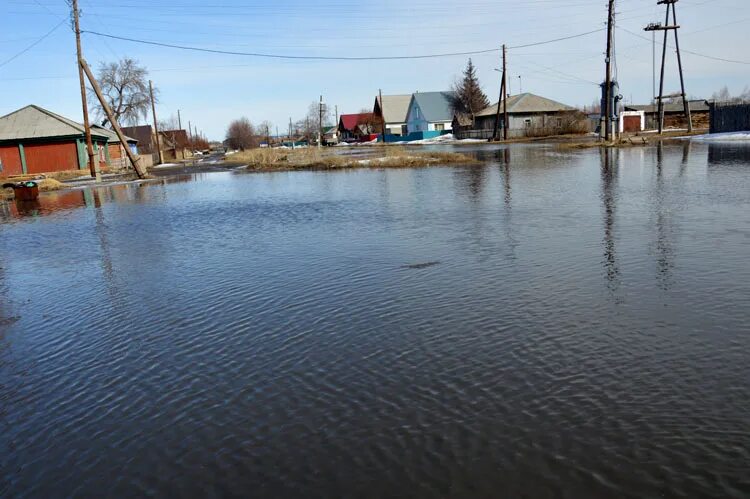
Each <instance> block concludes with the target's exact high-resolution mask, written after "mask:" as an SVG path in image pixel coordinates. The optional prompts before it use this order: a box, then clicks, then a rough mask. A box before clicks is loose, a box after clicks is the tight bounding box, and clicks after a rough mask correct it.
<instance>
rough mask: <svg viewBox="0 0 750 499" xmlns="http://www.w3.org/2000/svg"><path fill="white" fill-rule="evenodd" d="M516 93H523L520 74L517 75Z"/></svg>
mask: <svg viewBox="0 0 750 499" xmlns="http://www.w3.org/2000/svg"><path fill="white" fill-rule="evenodd" d="M518 93H519V94H522V93H523V82H522V81H521V75H518Z"/></svg>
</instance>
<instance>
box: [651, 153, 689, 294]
mask: <svg viewBox="0 0 750 499" xmlns="http://www.w3.org/2000/svg"><path fill="white" fill-rule="evenodd" d="M688 152H689V150H688ZM684 158H685V150H684V149H683V161H682V162H681V166H680V168H681V169H682V168H683V167H684V162H685V159H684ZM668 195H669V194H668V192H667V190H666V188H665V181H664V146H663V144H662V143H661V142H659V144H658V146H657V158H656V181H655V183H654V192H653V194H652V196H651V198H652V199H653V202H654V207H653V212H654V215H655V217H656V220H655V223H656V244H655V245H656V279H657V282H658V285H659V287H660V288H661V289H663V290H668V289H669V288H670V287H671V285H672V282H673V281H672V270H673V267H674V258H675V255H674V247H673V243H672V237H673V230H672V215H671V210H670V204H669V200H668V199H667V197H668Z"/></svg>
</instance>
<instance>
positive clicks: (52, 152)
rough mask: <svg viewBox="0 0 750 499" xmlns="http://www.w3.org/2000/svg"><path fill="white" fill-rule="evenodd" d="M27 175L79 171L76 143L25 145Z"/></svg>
mask: <svg viewBox="0 0 750 499" xmlns="http://www.w3.org/2000/svg"><path fill="white" fill-rule="evenodd" d="M24 151H25V152H26V171H27V173H47V172H59V171H64V170H78V151H77V149H76V143H75V141H71V142H59V143H53V144H24Z"/></svg>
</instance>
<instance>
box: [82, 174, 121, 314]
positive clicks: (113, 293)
mask: <svg viewBox="0 0 750 499" xmlns="http://www.w3.org/2000/svg"><path fill="white" fill-rule="evenodd" d="M88 192H89V196H88V199H87V203H86V204H87V205H88V206H93V208H94V220H95V225H94V229H95V230H96V235H97V236H98V237H99V248H100V249H101V255H102V260H101V261H102V273H103V275H104V281H105V283H106V285H107V292H108V293H109V297H110V299H111V301H112V305H113V306H114V305H116V304H117V303H118V292H117V288H116V286H115V273H114V267H113V265H112V255H111V253H110V246H109V239H108V238H107V224H106V223H105V221H104V212H103V210H102V204H103V203H102V195H103V194H102V193H100V192H99V190H98V189H97V190H93V191H88Z"/></svg>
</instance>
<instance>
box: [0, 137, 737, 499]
mask: <svg viewBox="0 0 750 499" xmlns="http://www.w3.org/2000/svg"><path fill="white" fill-rule="evenodd" d="M479 154H482V155H484V156H485V157H488V158H489V159H490V162H489V164H487V165H485V166H471V167H468V166H455V167H439V168H428V169H412V170H408V169H404V170H400V169H393V170H352V171H341V172H334V173H325V172H296V173H275V174H255V175H247V174H244V175H243V174H236V173H231V172H228V173H214V174H205V175H201V176H199V177H197V178H192V179H186V178H176V179H169V180H165V181H162V182H159V183H154V184H145V185H140V186H138V185H127V186H117V187H110V188H102V189H99V190H95V191H69V192H62V193H52V194H45V195H43V196H42V197H41V200H40V202H39V204H38V205H34V206H17V205H15V204H0V259H1V260H0V496H2V497H14V496H19V495H28V496H32V497H57V496H69V495H79V496H88V497H103V496H121V497H128V496H136V495H144V494H157V495H160V496H171V497H176V496H184V497H195V496H206V495H212V496H220V495H237V496H245V497H290V496H307V497H375V496H380V497H390V496H405V497H407V496H408V497H415V496H434V497H469V496H473V497H520V496H523V495H525V496H528V497H561V496H563V497H614V496H619V497H623V496H627V497H654V496H668V497H673V496H719V497H727V496H735V497H747V496H748V495H750V325H749V324H748V322H749V321H748V319H749V317H750V148H748V147H741V146H732V145H727V146H723V145H710V146H709V145H705V144H704V145H699V144H693V145H692V146H690V145H689V144H686V145H685V146H680V145H667V146H664V147H663V148H655V147H654V148H647V149H635V148H634V149H623V150H616V151H609V152H604V151H602V152H600V151H599V150H597V149H594V150H584V151H564V150H556V149H555V148H553V147H550V146H521V145H519V146H513V147H511V148H510V149H489V150H483V151H479Z"/></svg>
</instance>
